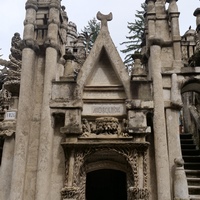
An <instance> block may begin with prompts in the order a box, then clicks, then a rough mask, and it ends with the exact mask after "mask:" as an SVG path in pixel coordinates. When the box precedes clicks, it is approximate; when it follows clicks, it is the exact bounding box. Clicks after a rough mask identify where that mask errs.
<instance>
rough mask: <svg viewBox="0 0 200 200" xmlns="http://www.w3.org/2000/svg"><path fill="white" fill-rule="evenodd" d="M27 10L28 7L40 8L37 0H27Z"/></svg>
mask: <svg viewBox="0 0 200 200" xmlns="http://www.w3.org/2000/svg"><path fill="white" fill-rule="evenodd" d="M25 8H26V10H28V9H31V8H32V9H34V10H35V11H37V10H38V4H37V0H28V1H27V2H26V6H25Z"/></svg>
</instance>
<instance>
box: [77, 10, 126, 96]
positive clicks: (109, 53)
mask: <svg viewBox="0 0 200 200" xmlns="http://www.w3.org/2000/svg"><path fill="white" fill-rule="evenodd" d="M97 18H98V19H99V20H101V30H100V32H99V35H98V37H97V39H96V41H95V43H94V45H93V47H92V49H91V51H90V53H89V55H88V57H87V59H86V61H85V62H84V64H83V66H82V68H81V70H80V72H79V74H78V77H77V84H78V87H79V90H80V92H81V93H82V91H83V87H84V86H85V84H86V83H87V79H88V77H90V74H91V73H92V72H93V70H94V68H95V66H96V65H97V63H98V62H100V61H101V59H103V56H101V55H102V52H103V53H104V54H105V55H106V57H107V58H108V59H109V61H110V64H111V65H112V68H113V70H114V72H115V74H116V76H117V78H118V79H119V80H120V82H121V84H122V85H123V87H124V91H125V93H126V96H127V98H130V77H129V76H128V73H127V71H126V67H125V65H124V63H123V61H122V59H121V57H120V55H119V53H118V51H117V49H116V47H115V45H114V43H113V41H112V39H111V37H110V33H109V30H108V26H107V21H108V20H109V21H110V20H111V19H112V13H110V14H109V15H103V14H101V13H100V12H98V13H97Z"/></svg>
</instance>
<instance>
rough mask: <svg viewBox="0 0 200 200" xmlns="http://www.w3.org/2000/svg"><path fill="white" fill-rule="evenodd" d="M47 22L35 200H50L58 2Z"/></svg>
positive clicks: (52, 6)
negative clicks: (52, 106) (51, 107)
mask: <svg viewBox="0 0 200 200" xmlns="http://www.w3.org/2000/svg"><path fill="white" fill-rule="evenodd" d="M49 8H50V10H49V21H48V33H47V41H46V47H47V48H46V54H45V55H46V58H45V74H44V86H43V99H42V108H41V127H40V138H39V157H38V171H37V183H36V197H35V199H36V200H42V199H50V198H51V197H50V189H51V171H52V157H53V154H52V153H53V152H52V148H53V136H54V128H53V117H52V116H51V110H50V107H49V103H50V100H51V88H52V80H53V79H55V75H56V66H57V56H58V50H59V45H58V30H59V25H60V20H59V17H60V1H59V2H58V0H52V1H51V3H50V4H49Z"/></svg>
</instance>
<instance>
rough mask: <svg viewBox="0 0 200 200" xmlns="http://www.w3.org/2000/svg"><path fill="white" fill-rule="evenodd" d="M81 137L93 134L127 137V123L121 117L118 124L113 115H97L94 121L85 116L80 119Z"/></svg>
mask: <svg viewBox="0 0 200 200" xmlns="http://www.w3.org/2000/svg"><path fill="white" fill-rule="evenodd" d="M82 131H83V135H82V137H89V136H92V135H93V136H94V135H116V136H122V137H128V136H129V135H128V133H127V131H128V123H127V120H126V119H123V121H122V123H121V124H120V122H119V120H118V119H117V118H115V117H99V118H96V120H95V122H88V120H87V119H86V118H83V119H82Z"/></svg>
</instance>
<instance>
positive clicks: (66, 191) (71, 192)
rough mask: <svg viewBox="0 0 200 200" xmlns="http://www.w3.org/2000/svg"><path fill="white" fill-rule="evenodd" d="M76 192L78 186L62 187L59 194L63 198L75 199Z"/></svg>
mask: <svg viewBox="0 0 200 200" xmlns="http://www.w3.org/2000/svg"><path fill="white" fill-rule="evenodd" d="M78 194H79V188H76V187H64V188H63V189H62V190H61V195H62V198H64V199H76V198H77V195H78Z"/></svg>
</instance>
